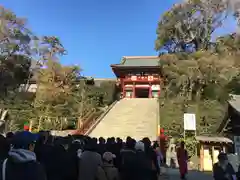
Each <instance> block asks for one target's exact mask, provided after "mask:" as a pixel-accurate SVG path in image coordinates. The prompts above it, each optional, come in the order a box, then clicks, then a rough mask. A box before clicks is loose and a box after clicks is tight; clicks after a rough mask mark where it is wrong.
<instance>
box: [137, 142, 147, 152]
mask: <svg viewBox="0 0 240 180" xmlns="http://www.w3.org/2000/svg"><path fill="white" fill-rule="evenodd" d="M144 148H145V147H144V143H143V142H142V141H138V142H136V144H135V149H136V150H141V151H144Z"/></svg>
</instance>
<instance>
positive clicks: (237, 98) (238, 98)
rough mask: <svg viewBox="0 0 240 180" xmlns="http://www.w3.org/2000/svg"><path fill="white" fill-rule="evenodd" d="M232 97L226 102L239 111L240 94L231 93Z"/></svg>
mask: <svg viewBox="0 0 240 180" xmlns="http://www.w3.org/2000/svg"><path fill="white" fill-rule="evenodd" d="M231 96H232V98H231V100H229V101H228V103H229V104H230V105H231V106H232V107H233V108H234V109H235V110H236V111H237V112H240V95H236V94H231Z"/></svg>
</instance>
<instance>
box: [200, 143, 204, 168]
mask: <svg viewBox="0 0 240 180" xmlns="http://www.w3.org/2000/svg"><path fill="white" fill-rule="evenodd" d="M203 158H204V148H203V144H202V143H201V142H200V171H203V170H204V160H203Z"/></svg>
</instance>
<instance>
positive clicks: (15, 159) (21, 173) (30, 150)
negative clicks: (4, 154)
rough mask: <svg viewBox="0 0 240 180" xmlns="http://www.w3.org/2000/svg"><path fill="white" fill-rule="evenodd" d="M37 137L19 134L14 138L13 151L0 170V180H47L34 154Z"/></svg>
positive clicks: (25, 133) (26, 133)
mask: <svg viewBox="0 0 240 180" xmlns="http://www.w3.org/2000/svg"><path fill="white" fill-rule="evenodd" d="M36 140H37V137H36V135H34V134H32V133H30V132H28V131H23V132H18V133H16V134H15V135H14V136H13V139H12V147H13V148H12V149H11V150H10V151H9V153H8V158H6V159H5V160H4V161H3V162H2V164H1V169H0V180H27V179H29V180H46V174H45V171H44V169H43V167H42V166H41V164H40V163H39V162H38V161H37V160H36V155H35V153H34V147H35V141H36Z"/></svg>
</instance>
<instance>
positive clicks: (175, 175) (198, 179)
mask: <svg viewBox="0 0 240 180" xmlns="http://www.w3.org/2000/svg"><path fill="white" fill-rule="evenodd" d="M166 174H167V175H168V177H167V178H166V179H168V180H179V179H180V178H179V171H178V169H171V168H168V169H167V172H166ZM160 179H165V178H160ZM187 179H188V180H213V177H212V174H211V173H205V172H199V171H189V173H188V176H187Z"/></svg>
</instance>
